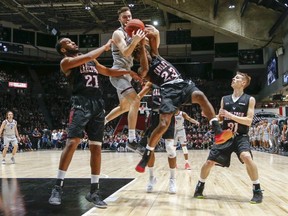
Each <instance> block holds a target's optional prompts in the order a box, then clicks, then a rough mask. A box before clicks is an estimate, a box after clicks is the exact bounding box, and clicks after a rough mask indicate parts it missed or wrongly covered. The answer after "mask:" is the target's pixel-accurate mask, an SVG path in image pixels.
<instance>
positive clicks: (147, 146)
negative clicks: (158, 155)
mask: <svg viewBox="0 0 288 216" xmlns="http://www.w3.org/2000/svg"><path fill="white" fill-rule="evenodd" d="M146 149H148V150H150V151H154V149H155V148H154V147H150V146H149V145H148V144H147V145H146Z"/></svg>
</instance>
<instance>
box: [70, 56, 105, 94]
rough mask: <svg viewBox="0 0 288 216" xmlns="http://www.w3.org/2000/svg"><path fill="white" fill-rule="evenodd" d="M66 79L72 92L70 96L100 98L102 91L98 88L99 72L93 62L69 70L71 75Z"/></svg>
mask: <svg viewBox="0 0 288 216" xmlns="http://www.w3.org/2000/svg"><path fill="white" fill-rule="evenodd" d="M67 79H68V82H69V85H70V88H71V90H72V95H83V96H90V97H96V98H101V97H102V90H101V88H100V86H99V85H100V82H99V72H98V71H97V69H96V67H95V63H94V62H93V61H90V62H87V63H85V64H83V65H81V66H79V67H76V68H73V69H71V73H70V74H69V76H68V77H67Z"/></svg>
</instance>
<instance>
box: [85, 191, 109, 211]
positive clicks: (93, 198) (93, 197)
mask: <svg viewBox="0 0 288 216" xmlns="http://www.w3.org/2000/svg"><path fill="white" fill-rule="evenodd" d="M85 198H86V200H87V201H89V202H92V203H93V204H94V205H95V206H96V207H98V208H102V209H104V208H107V203H106V202H104V201H103V199H102V198H101V195H100V193H99V190H97V191H95V192H94V193H91V192H89V193H87V195H86V196H85Z"/></svg>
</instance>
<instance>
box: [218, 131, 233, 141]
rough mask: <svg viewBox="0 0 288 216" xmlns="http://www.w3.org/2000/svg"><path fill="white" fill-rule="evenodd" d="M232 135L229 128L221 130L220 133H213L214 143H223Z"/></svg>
mask: <svg viewBox="0 0 288 216" xmlns="http://www.w3.org/2000/svg"><path fill="white" fill-rule="evenodd" d="M232 137H233V133H232V131H231V130H223V131H222V133H220V134H217V135H215V144H223V143H225V142H227V141H228V140H229V139H231V138H232Z"/></svg>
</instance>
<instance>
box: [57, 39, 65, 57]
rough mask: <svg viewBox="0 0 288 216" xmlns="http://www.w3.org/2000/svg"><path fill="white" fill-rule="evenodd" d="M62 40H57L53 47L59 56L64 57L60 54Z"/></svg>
mask: <svg viewBox="0 0 288 216" xmlns="http://www.w3.org/2000/svg"><path fill="white" fill-rule="evenodd" d="M62 39H63V37H62V38H59V39H58V41H57V43H56V45H55V49H56V50H57V52H58V53H59V54H60V55H62V56H63V55H64V54H63V52H61V48H62V44H61V40H62Z"/></svg>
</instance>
